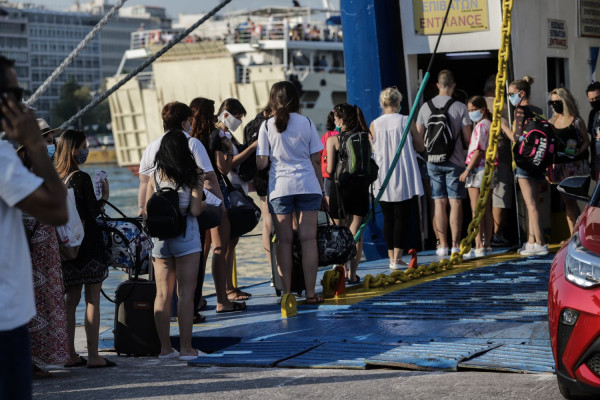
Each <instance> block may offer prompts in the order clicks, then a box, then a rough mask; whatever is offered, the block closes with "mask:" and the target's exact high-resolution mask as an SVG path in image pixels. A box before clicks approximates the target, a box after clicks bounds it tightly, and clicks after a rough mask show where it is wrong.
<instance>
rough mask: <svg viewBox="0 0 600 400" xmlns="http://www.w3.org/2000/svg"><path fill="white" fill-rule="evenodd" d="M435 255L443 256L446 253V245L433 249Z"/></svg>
mask: <svg viewBox="0 0 600 400" xmlns="http://www.w3.org/2000/svg"><path fill="white" fill-rule="evenodd" d="M435 255H436V256H440V257H445V256H447V255H448V248H447V247H440V248H438V249H437V250H436V251H435Z"/></svg>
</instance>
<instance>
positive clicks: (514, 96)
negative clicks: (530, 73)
mask: <svg viewBox="0 0 600 400" xmlns="http://www.w3.org/2000/svg"><path fill="white" fill-rule="evenodd" d="M521 100H522V99H521V96H519V93H511V94H509V95H508V101H510V104H512V105H513V106H514V107H516V106H518V105H519V103H520V102H521Z"/></svg>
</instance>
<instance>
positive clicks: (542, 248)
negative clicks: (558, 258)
mask: <svg viewBox="0 0 600 400" xmlns="http://www.w3.org/2000/svg"><path fill="white" fill-rule="evenodd" d="M546 254H548V246H547V245H541V244H537V243H534V244H532V245H530V247H529V248H528V249H526V250H524V251H522V252H521V255H522V256H545V255H546Z"/></svg>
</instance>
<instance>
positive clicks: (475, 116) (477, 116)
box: [469, 110, 483, 122]
mask: <svg viewBox="0 0 600 400" xmlns="http://www.w3.org/2000/svg"><path fill="white" fill-rule="evenodd" d="M482 117H483V114H482V113H481V110H475V111H469V118H471V121H473V122H477V121H479V120H481V118H482Z"/></svg>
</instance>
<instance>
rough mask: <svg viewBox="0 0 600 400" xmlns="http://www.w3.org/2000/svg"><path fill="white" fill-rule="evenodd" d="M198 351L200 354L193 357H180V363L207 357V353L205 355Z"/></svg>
mask: <svg viewBox="0 0 600 400" xmlns="http://www.w3.org/2000/svg"><path fill="white" fill-rule="evenodd" d="M196 351H197V352H198V354H197V355H193V356H179V361H192V360H195V359H196V358H198V357H201V356H205V355H206V353H203V352H201V351H200V350H196Z"/></svg>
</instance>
